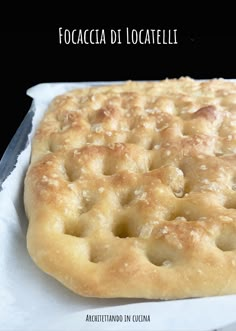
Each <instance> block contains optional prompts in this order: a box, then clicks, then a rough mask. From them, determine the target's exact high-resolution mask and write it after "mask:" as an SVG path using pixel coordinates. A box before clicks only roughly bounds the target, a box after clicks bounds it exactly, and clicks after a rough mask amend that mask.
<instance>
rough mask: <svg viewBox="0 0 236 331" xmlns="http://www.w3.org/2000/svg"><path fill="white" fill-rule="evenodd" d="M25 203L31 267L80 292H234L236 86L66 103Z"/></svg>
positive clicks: (36, 148) (43, 130)
mask: <svg viewBox="0 0 236 331" xmlns="http://www.w3.org/2000/svg"><path fill="white" fill-rule="evenodd" d="M24 199H25V208H26V212H27V215H28V218H29V229H28V234H27V246H28V250H29V253H30V255H31V257H32V258H33V260H34V261H35V263H36V264H37V265H38V266H39V267H40V268H42V269H43V270H44V271H45V272H47V273H49V274H50V275H52V276H53V277H55V278H57V279H58V280H59V281H60V282H62V283H63V284H64V285H66V286H67V287H69V288H70V289H71V290H73V291H74V292H76V293H79V294H81V295H84V296H96V297H142V298H158V299H173V298H184V297H197V296H209V295H220V294H230V293H236V84H235V83H233V82H229V81H225V80H223V79H219V80H216V79H215V80H210V81H206V82H198V81H194V80H192V79H190V78H181V79H171V80H164V81H160V82H127V83H125V84H121V85H116V86H103V87H93V88H87V89H77V90H73V91H70V92H68V93H66V94H64V95H61V96H58V97H56V98H55V99H54V100H53V102H52V103H51V105H50V106H49V110H48V112H47V113H46V115H45V117H44V119H43V121H42V122H41V124H40V126H39V128H38V130H37V133H36V135H35V137H34V140H33V146H32V160H31V165H30V167H29V170H28V172H27V176H26V179H25V196H24Z"/></svg>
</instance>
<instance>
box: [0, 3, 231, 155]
mask: <svg viewBox="0 0 236 331" xmlns="http://www.w3.org/2000/svg"><path fill="white" fill-rule="evenodd" d="M111 6H113V5H112V4H111ZM114 6H115V5H114ZM91 7H92V5H91ZM172 9H173V8H172ZM35 10H36V9H35ZM90 10H91V9H90ZM72 11H73V10H72ZM194 11H195V9H194V8H192V9H191V10H190V12H191V13H193V12H194ZM94 12H95V13H96V8H93V14H94ZM140 12H141V14H140V13H139V16H138V17H137V13H136V12H133V13H132V14H127V13H126V11H125V13H126V14H127V15H124V11H123V12H122V16H119V13H118V18H116V19H115V18H114V17H113V16H111V15H110V11H109V12H105V14H104V16H105V17H106V18H108V20H107V21H108V22H107V21H106V20H104V19H103V18H102V16H101V15H95V16H96V17H97V20H94V19H93V18H91V16H90V13H89V11H88V10H87V11H84V10H83V11H82V9H81V10H78V11H76V15H75V18H74V19H73V23H72V19H67V21H65V20H60V19H59V18H58V19H56V20H55V21H54V22H52V18H53V17H54V18H55V13H54V16H53V17H52V16H51V18H50V24H46V18H45V17H44V16H40V22H35V21H34V20H33V19H32V21H31V22H29V18H31V15H28V17H27V18H26V19H25V20H24V19H23V18H22V17H21V20H20V24H18V23H17V22H14V23H12V22H11V24H9V25H5V26H3V27H2V28H1V31H0V33H1V34H0V42H1V58H2V60H1V74H2V77H1V80H2V88H1V91H2V92H1V101H2V102H1V105H2V106H1V107H2V109H1V115H2V116H1V121H0V130H1V139H0V157H1V156H2V154H3V152H4V150H5V149H6V147H7V145H8V144H9V142H10V140H11V138H12V137H13V135H14V133H15V131H16V130H17V128H18V126H19V124H20V123H21V121H22V120H23V118H24V116H25V114H26V113H27V111H28V109H29V107H30V104H31V100H30V98H29V97H27V96H26V90H27V89H28V88H29V87H31V86H33V85H35V84H38V83H42V82H72V81H77V82H79V81H101V80H102V81H110V80H128V79H132V80H136V79H137V80H153V79H154V80H155V79H164V78H166V77H169V78H173V77H180V76H191V77H193V78H196V79H197V78H199V79H201V78H214V77H224V78H236V65H235V63H236V28H235V27H234V25H235V24H234V20H232V19H231V18H230V16H229V15H230V13H234V11H233V10H232V11H231V10H230V9H228V13H227V17H226V16H225V14H223V12H221V10H220V11H219V12H220V14H219V15H218V16H216V15H215V14H213V13H211V16H208V15H207V14H206V15H205V16H203V15H202V14H201V15H197V16H196V17H195V18H193V17H190V16H189V14H187V13H186V16H187V17H188V18H189V19H188V22H186V21H184V20H183V19H179V20H177V19H176V17H178V18H179V15H177V14H176V15H175V12H174V9H173V12H174V19H172V18H170V17H169V16H168V15H167V16H168V19H166V17H163V15H162V13H163V12H161V10H159V12H158V14H157V9H155V12H153V11H152V10H151V9H150V8H149V13H146V12H143V13H142V8H141V11H140ZM151 14H153V15H151ZM65 16H66V14H65ZM184 16H185V15H184ZM135 17H136V18H137V19H136V20H132V19H131V18H135ZM140 17H141V18H142V19H140ZM147 17H148V22H147V21H144V19H143V18H147ZM225 17H226V20H225ZM67 18H68V16H67ZM224 20H225V21H224ZM24 22H27V24H25V25H24V26H23V23H24ZM68 22H69V23H70V24H69V23H68ZM223 22H224V23H223ZM59 27H63V28H77V29H80V28H81V29H85V28H88V29H92V28H95V29H96V28H98V29H105V31H106V32H107V33H109V31H110V29H120V28H121V29H125V27H129V29H132V28H134V29H140V28H143V29H147V28H152V29H166V30H168V29H177V30H178V35H177V36H178V45H126V44H125V43H123V44H122V45H110V44H109V43H108V44H106V45H59V41H58V29H59Z"/></svg>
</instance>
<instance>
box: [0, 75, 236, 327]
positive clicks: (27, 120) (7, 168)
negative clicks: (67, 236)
mask: <svg viewBox="0 0 236 331" xmlns="http://www.w3.org/2000/svg"><path fill="white" fill-rule="evenodd" d="M119 83H122V82H121V81H112V82H104V81H103V82H81V83H76V82H75V83H43V84H39V85H37V86H36V87H39V90H40V91H41V92H40V93H42V91H43V89H46V90H48V88H50V87H51V85H53V86H56V87H57V88H58V94H60V87H61V86H64V85H65V84H66V85H67V88H68V90H70V89H73V88H79V87H81V88H83V87H88V86H101V85H107V84H119ZM31 89H34V93H35V87H33V88H30V89H29V90H28V91H27V94H28V95H29V96H31ZM36 92H37V91H36ZM35 108H36V107H35V103H34V101H33V102H32V104H31V107H30V109H29V111H28V112H27V114H26V115H25V117H24V119H23V121H22V123H21V124H20V126H19V128H18V129H17V131H16V133H15V134H14V136H13V138H12V139H11V141H10V143H9V145H8V147H7V148H6V150H5V152H4V154H3V156H2V159H1V161H0V191H1V189H2V184H3V183H4V181H5V179H6V178H7V177H8V176H9V175H10V173H11V172H12V170H13V169H14V168H15V165H16V162H17V158H18V156H19V155H20V153H21V152H22V151H23V150H24V149H25V148H26V146H27V145H28V144H29V142H30V138H29V134H30V132H31V130H32V121H33V118H34V114H35ZM173 303H174V302H173ZM235 316H236V313H235ZM0 329H1V327H0ZM101 329H102V326H101ZM235 330H236V324H233V325H232V326H227V327H225V328H220V329H214V330H213V329H212V331H235Z"/></svg>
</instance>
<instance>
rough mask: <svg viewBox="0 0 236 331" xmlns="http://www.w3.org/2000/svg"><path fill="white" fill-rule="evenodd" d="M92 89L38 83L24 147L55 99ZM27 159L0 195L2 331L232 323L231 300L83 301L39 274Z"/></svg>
mask: <svg viewBox="0 0 236 331" xmlns="http://www.w3.org/2000/svg"><path fill="white" fill-rule="evenodd" d="M91 84H93V85H94V84H95V85H98V84H103V83H55V84H53V83H52V84H39V85H37V86H35V87H33V88H31V89H29V90H28V91H27V93H28V95H30V96H31V97H32V98H33V99H34V106H35V109H36V111H35V115H34V119H33V129H32V132H31V133H30V134H29V142H30V139H31V137H32V135H33V134H34V131H35V127H36V126H37V125H38V123H39V121H40V119H41V118H42V116H43V113H44V111H45V110H46V108H47V105H48V103H49V102H50V100H51V99H52V98H53V97H54V96H55V95H58V94H60V93H63V92H65V91H67V90H69V89H71V88H74V87H84V86H88V85H91ZM26 134H28V133H26ZM29 158H30V143H29V144H28V146H27V147H26V148H25V150H24V151H22V152H21V154H20V156H19V157H18V161H17V164H16V167H15V169H14V170H13V172H12V173H11V174H10V175H9V177H8V178H7V179H6V181H5V182H4V184H3V190H2V191H1V192H0V330H1V331H3V330H4V331H5V330H14V331H15V330H16V331H18V330H22V331H23V330H25V331H27V330H30V331H37V330H48V331H49V330H50V331H51V330H55V331H60V330H63V331H65V330H68V331H69V330H156V331H158V330H161V331H177V330H182V331H184V330H186V331H195V330H196V331H201V330H214V329H217V328H222V327H224V326H227V325H229V324H232V323H234V322H236V295H230V296H224V297H210V298H199V299H187V300H173V301H166V302H158V301H151V300H132V299H94V298H83V297H80V296H78V295H75V294H74V293H72V292H71V291H69V290H68V289H66V288H65V287H63V286H62V285H61V284H60V283H58V282H57V281H56V280H54V279H53V278H51V277H50V276H48V275H46V274H45V273H43V272H42V271H41V270H39V269H38V268H37V266H35V265H34V263H33V262H32V261H31V259H30V257H29V255H28V253H27V250H26V239H25V236H26V230H27V224H28V221H27V219H26V217H25V213H24V208H23V180H24V175H25V171H26V169H27V166H28V163H29ZM226 281H227V280H226ZM117 315H118V318H117V319H118V321H113V322H111V321H109V318H110V316H117ZM95 319H97V321H94V320H95ZM147 319H150V321H147ZM91 320H93V321H91ZM137 320H139V322H138V321H137ZM141 320H142V321H141ZM232 330H236V326H235V329H234V328H232Z"/></svg>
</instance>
